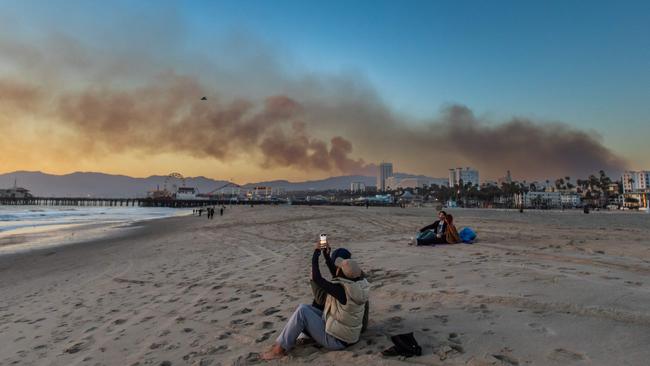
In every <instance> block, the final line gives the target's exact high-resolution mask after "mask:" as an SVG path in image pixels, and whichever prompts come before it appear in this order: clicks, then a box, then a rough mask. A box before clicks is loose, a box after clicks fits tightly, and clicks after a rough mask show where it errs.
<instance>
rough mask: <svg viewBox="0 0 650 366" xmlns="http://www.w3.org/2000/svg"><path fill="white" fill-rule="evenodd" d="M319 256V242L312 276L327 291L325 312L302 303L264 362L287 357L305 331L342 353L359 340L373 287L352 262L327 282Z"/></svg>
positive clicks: (341, 263) (341, 266)
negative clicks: (319, 263) (366, 306)
mask: <svg viewBox="0 0 650 366" xmlns="http://www.w3.org/2000/svg"><path fill="white" fill-rule="evenodd" d="M320 256H321V249H320V243H317V244H316V247H315V248H314V254H313V256H312V262H311V276H312V280H314V282H316V283H317V284H318V286H320V287H321V288H322V289H324V290H325V292H327V297H326V299H325V307H324V309H323V310H322V311H321V310H319V309H317V308H316V307H314V306H311V305H307V304H300V305H299V306H298V308H297V309H296V310H295V311H294V313H293V315H291V318H289V321H288V322H287V324H286V325H285V326H284V329H282V332H281V333H280V335H279V336H278V338H277V339H276V341H275V342H276V343H275V344H274V345H273V347H271V349H270V350H269V351H267V352H265V353H263V354H262V355H261V358H262V359H264V360H272V359H277V358H281V357H283V356H285V355H286V354H287V352H289V351H291V349H292V348H293V347H294V346H295V345H296V341H297V339H298V336H299V335H300V334H301V333H303V332H304V333H305V334H308V335H309V336H310V337H311V338H312V339H313V340H314V341H316V342H317V343H318V344H320V345H321V346H323V347H325V348H326V349H329V350H342V349H344V348H346V347H347V346H349V345H351V344H354V343H357V342H358V341H359V337H360V335H361V328H362V323H363V314H364V311H365V303H366V301H368V294H369V292H370V284H369V283H368V281H367V280H366V279H365V278H363V277H362V272H361V268H359V265H358V264H357V263H356V262H354V261H353V260H352V259H343V260H341V261H339V263H338V264H339V265H338V268H337V277H336V278H334V279H333V280H332V282H329V281H327V280H325V279H324V278H323V277H322V276H321V274H320V269H319V267H318V259H319V257H320Z"/></svg>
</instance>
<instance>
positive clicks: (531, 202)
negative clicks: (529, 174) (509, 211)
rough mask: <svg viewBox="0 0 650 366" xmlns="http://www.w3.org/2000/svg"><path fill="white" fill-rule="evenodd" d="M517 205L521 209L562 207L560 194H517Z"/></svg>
mask: <svg viewBox="0 0 650 366" xmlns="http://www.w3.org/2000/svg"><path fill="white" fill-rule="evenodd" d="M515 204H516V205H517V206H520V207H522V206H523V207H544V208H558V207H562V194H561V193H560V192H524V193H518V194H515Z"/></svg>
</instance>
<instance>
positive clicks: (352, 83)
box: [0, 0, 650, 182]
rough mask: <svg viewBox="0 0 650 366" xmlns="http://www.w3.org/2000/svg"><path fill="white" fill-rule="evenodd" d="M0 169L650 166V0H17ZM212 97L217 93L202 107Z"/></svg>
mask: <svg viewBox="0 0 650 366" xmlns="http://www.w3.org/2000/svg"><path fill="white" fill-rule="evenodd" d="M0 9H1V10H2V11H0V128H1V129H2V130H3V131H4V132H3V134H2V135H1V136H0V172H9V171H13V170H41V171H46V172H50V173H56V174H63V173H68V172H73V171H102V172H107V173H117V174H127V175H131V176H148V175H152V174H164V173H168V172H172V171H179V172H181V173H182V174H184V175H186V176H198V175H203V176H208V177H212V178H219V179H234V180H235V181H240V182H245V181H260V180H267V179H289V180H303V179H317V178H323V177H327V176H334V175H342V174H357V173H358V174H371V175H372V174H374V170H375V165H374V164H377V163H379V162H380V161H391V162H393V163H394V165H395V169H396V170H397V171H401V172H409V173H417V174H426V175H430V176H438V177H444V176H446V174H447V173H446V172H447V170H448V168H452V167H455V166H461V165H462V166H473V167H477V168H478V169H479V170H480V171H481V176H482V178H492V179H494V178H497V177H499V176H501V175H504V174H505V171H506V170H508V169H510V170H511V171H512V173H513V175H514V176H515V177H516V178H524V179H526V178H528V179H533V178H548V177H558V176H566V175H573V176H580V175H582V176H585V175H587V174H589V173H590V172H597V171H598V170H599V169H605V170H606V171H607V172H608V173H610V174H612V175H616V174H619V173H620V171H622V170H624V169H650V144H648V136H650V123H648V122H649V121H648V119H649V118H648V116H649V115H650V106H649V104H648V103H647V97H648V96H650V37H649V35H650V3H648V2H644V1H638V2H637V1H620V2H598V1H591V2H584V1H544V2H541V1H540V2H533V1H525V2H522V1H489V2H486V1H360V0H358V1H323V2H316V1H270V0H269V1H232V2H225V1H93V0H90V1H71V0H69V1H63V0H61V1H29V0H22V1H18V0H0ZM203 96H207V99H208V100H207V101H201V100H200V98H201V97H203Z"/></svg>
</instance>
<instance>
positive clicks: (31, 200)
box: [0, 197, 284, 208]
mask: <svg viewBox="0 0 650 366" xmlns="http://www.w3.org/2000/svg"><path fill="white" fill-rule="evenodd" d="M280 203H284V202H278V201H261V200H260V201H257V200H256V201H231V200H228V199H207V200H205V199H203V200H177V199H153V198H90V197H20V198H18V197H2V198H0V205H25V206H99V207H102V206H103V207H173V208H185V207H202V206H215V205H269V204H280Z"/></svg>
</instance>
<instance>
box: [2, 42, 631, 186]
mask: <svg viewBox="0 0 650 366" xmlns="http://www.w3.org/2000/svg"><path fill="white" fill-rule="evenodd" d="M47 44H48V46H47V47H45V46H38V44H37V45H33V46H27V45H25V44H22V43H21V44H18V43H16V42H12V40H9V39H7V38H3V36H2V35H0V65H2V64H5V65H11V66H12V67H13V71H12V72H6V73H5V74H2V73H0V124H3V125H8V124H14V125H15V123H16V121H20V120H21V118H22V117H23V116H24V115H29V116H30V117H36V118H31V119H30V120H32V121H34V120H36V121H44V122H42V123H49V124H51V123H56V124H57V125H56V128H53V129H51V130H53V131H54V132H52V136H51V139H50V140H49V143H52V144H57V147H56V148H57V149H61V150H65V151H69V152H79V153H82V154H83V156H85V157H87V158H92V157H93V156H105V155H110V154H113V153H122V152H129V151H135V152H140V153H144V154H152V155H153V154H160V153H170V152H171V153H174V152H178V153H183V154H186V155H190V156H194V157H197V158H211V159H217V160H221V161H227V160H229V159H231V158H242V157H243V158H245V159H248V160H249V161H251V163H254V164H256V165H257V166H260V167H262V168H266V169H272V168H275V167H291V168H294V169H297V170H305V171H315V172H330V173H345V174H352V173H360V174H369V175H373V174H374V171H375V166H374V164H369V163H367V162H366V161H372V162H377V161H379V160H384V159H385V160H389V161H393V162H394V163H395V165H396V168H397V169H398V170H400V171H411V172H418V173H423V174H429V175H437V176H445V174H446V171H447V169H448V168H452V167H456V166H474V167H477V168H479V169H480V170H481V174H482V176H483V177H496V176H499V175H502V174H504V172H505V170H506V169H510V170H512V171H513V173H514V174H515V175H516V176H517V177H525V178H529V177H530V178H546V177H556V176H565V175H571V176H584V175H587V174H590V173H593V172H595V171H598V170H600V169H604V170H605V171H607V172H609V173H612V172H617V171H620V170H621V169H623V168H625V166H626V162H625V161H624V160H623V159H622V158H621V157H619V156H618V155H616V154H615V153H613V152H612V151H611V150H609V149H608V148H607V147H605V146H604V145H603V144H602V142H601V140H600V138H599V137H598V136H597V135H595V134H593V133H588V132H585V131H581V130H578V129H575V128H572V127H570V126H569V125H566V124H561V123H539V122H534V121H530V120H526V119H512V120H509V121H505V122H502V123H498V124H494V123H491V122H490V121H485V120H482V119H480V118H477V117H476V116H475V115H474V114H473V113H472V111H471V110H470V109H469V108H467V107H464V106H461V105H451V106H448V107H446V108H445V109H443V111H442V113H441V114H440V116H438V117H437V118H434V119H431V120H429V121H414V120H412V119H409V118H408V117H404V116H399V115H396V114H395V113H393V112H392V111H391V110H390V109H389V108H388V107H387V106H386V105H385V103H383V102H382V101H381V99H380V98H379V97H378V96H377V94H376V93H375V91H374V90H373V88H372V87H371V86H369V83H367V82H365V81H364V80H363V78H362V77H358V76H357V75H343V76H331V77H329V76H313V75H308V76H305V77H302V78H298V79H296V78H290V77H287V76H286V75H285V73H284V71H283V70H281V69H279V66H277V64H278V62H277V60H274V59H273V58H272V57H271V56H272V52H264V53H263V54H264V58H263V59H257V58H256V59H254V60H253V61H251V60H246V62H242V63H241V64H243V65H246V67H247V69H246V70H242V71H241V72H239V71H237V70H235V71H228V72H226V71H222V70H220V68H219V66H218V65H215V66H214V67H213V68H212V69H209V70H208V71H205V72H206V74H208V75H209V76H208V77H200V78H199V77H198V76H196V74H194V73H193V72H190V71H187V70H181V71H178V70H177V71H169V70H174V69H177V68H175V67H174V65H164V67H162V68H161V69H164V70H167V71H159V70H158V71H156V72H153V71H150V70H148V71H143V70H147V68H146V66H147V65H150V64H159V63H163V62H162V61H161V60H159V59H158V58H156V54H155V53H151V54H150V53H147V52H146V49H145V51H142V52H143V53H142V54H137V53H135V54H132V55H131V57H132V58H128V57H125V56H124V55H118V56H114V57H111V55H110V54H108V55H107V54H106V53H100V54H101V55H102V57H97V56H93V55H94V54H95V53H94V52H92V51H90V50H87V49H86V48H85V47H84V46H83V45H82V44H81V43H78V42H75V41H73V40H70V39H65V41H60V42H58V43H57V42H48V43H47ZM134 52H135V51H134ZM59 53H61V54H59ZM269 55H271V56H269ZM64 56H65V57H64ZM163 64H164V63H163ZM73 66H74V67H73ZM9 69H11V68H9ZM181 69H182V68H181ZM0 70H2V69H0ZM210 70H212V71H210ZM0 72H1V71H0ZM247 88H249V89H247ZM256 88H257V89H256ZM273 89H276V90H273ZM231 90H237V91H236V92H230V91H231ZM260 94H261V95H263V96H264V97H263V98H260V97H259V95H260ZM204 95H207V96H208V98H207V101H202V100H201V97H202V96H204ZM31 123H38V122H31ZM59 129H60V130H61V131H63V132H56V131H57V130H59ZM57 133H59V134H63V133H65V137H66V138H67V137H69V136H74V137H75V144H69V143H68V140H64V139H63V138H61V139H60V140H57ZM58 137H60V136H58ZM7 141H10V139H9V138H8V137H6V136H5V140H4V143H5V144H6V142H7ZM0 142H3V138H2V137H0ZM359 156H363V157H364V158H365V160H364V159H360V158H359Z"/></svg>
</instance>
